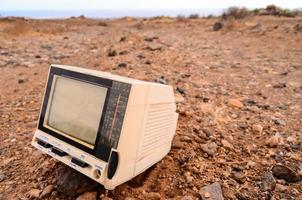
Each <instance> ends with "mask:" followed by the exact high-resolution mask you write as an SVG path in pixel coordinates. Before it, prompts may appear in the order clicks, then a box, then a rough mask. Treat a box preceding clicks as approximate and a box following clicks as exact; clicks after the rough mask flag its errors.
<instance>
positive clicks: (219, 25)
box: [213, 22, 223, 31]
mask: <svg viewBox="0 0 302 200" xmlns="http://www.w3.org/2000/svg"><path fill="white" fill-rule="evenodd" d="M222 28H223V23H221V22H216V23H215V24H214V25H213V31H219V30H220V29H222Z"/></svg>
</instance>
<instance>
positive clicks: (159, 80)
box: [155, 76, 167, 85]
mask: <svg viewBox="0 0 302 200" xmlns="http://www.w3.org/2000/svg"><path fill="white" fill-rule="evenodd" d="M155 82H156V83H160V84H164V85H167V81H166V80H165V77H163V76H161V77H160V78H158V79H156V80H155Z"/></svg>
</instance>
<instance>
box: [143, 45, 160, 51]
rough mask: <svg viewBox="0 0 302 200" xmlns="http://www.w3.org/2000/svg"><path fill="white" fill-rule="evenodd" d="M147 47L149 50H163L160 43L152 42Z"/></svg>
mask: <svg viewBox="0 0 302 200" xmlns="http://www.w3.org/2000/svg"><path fill="white" fill-rule="evenodd" d="M146 49H147V50H149V51H160V50H162V46H160V45H159V44H150V45H149V46H147V47H146Z"/></svg>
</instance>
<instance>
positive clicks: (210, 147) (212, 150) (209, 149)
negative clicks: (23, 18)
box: [200, 142, 218, 156]
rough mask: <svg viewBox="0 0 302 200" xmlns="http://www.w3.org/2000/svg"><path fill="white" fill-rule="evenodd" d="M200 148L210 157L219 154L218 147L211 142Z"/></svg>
mask: <svg viewBox="0 0 302 200" xmlns="http://www.w3.org/2000/svg"><path fill="white" fill-rule="evenodd" d="M200 148H201V150H202V151H203V152H205V153H206V154H208V155H209V156H214V155H215V154H216V152H217V148H218V146H217V144H216V143H215V142H210V143H206V144H201V145H200Z"/></svg>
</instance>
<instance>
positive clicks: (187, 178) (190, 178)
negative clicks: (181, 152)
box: [185, 172, 194, 183]
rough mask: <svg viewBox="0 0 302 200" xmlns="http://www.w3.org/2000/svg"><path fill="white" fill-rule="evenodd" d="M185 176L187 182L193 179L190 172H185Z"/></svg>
mask: <svg viewBox="0 0 302 200" xmlns="http://www.w3.org/2000/svg"><path fill="white" fill-rule="evenodd" d="M185 178H186V181H187V182H188V183H191V182H192V181H193V180H194V178H193V177H192V175H191V173H190V172H186V173H185Z"/></svg>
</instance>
